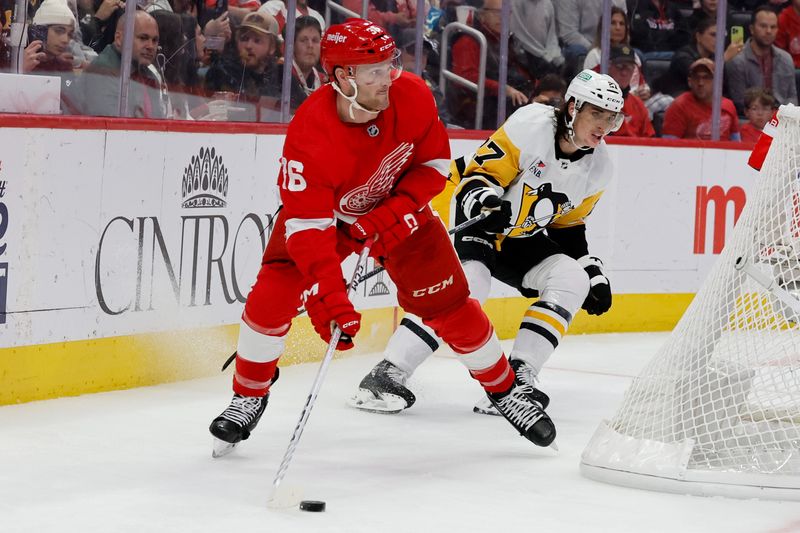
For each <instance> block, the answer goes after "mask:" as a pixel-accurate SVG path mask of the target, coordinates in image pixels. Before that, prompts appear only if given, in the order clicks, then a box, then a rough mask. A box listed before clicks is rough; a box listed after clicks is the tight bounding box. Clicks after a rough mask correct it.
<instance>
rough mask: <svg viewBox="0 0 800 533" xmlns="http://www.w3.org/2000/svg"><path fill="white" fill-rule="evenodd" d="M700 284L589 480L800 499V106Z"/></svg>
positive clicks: (588, 468) (786, 112) (587, 454)
mask: <svg viewBox="0 0 800 533" xmlns="http://www.w3.org/2000/svg"><path fill="white" fill-rule="evenodd" d="M778 122H779V125H778V128H777V132H776V134H775V136H774V138H773V141H772V145H771V147H770V149H769V152H768V155H767V158H766V160H765V162H764V166H763V168H762V169H761V173H760V174H759V177H758V184H757V185H756V186H755V187H754V188H753V192H752V193H751V194H750V196H749V198H748V200H747V205H746V206H745V208H744V210H743V211H742V214H741V216H740V217H739V220H738V222H737V224H736V227H735V229H734V231H733V233H732V235H731V237H730V239H729V241H728V243H727V244H726V246H725V248H724V250H723V251H722V253H721V254H720V256H719V258H718V259H717V262H716V263H715V265H714V267H713V268H712V270H711V272H710V273H709V275H708V277H707V278H706V280H705V282H704V284H703V286H702V287H701V289H700V291H699V292H698V293H697V295H696V296H695V298H694V300H693V301H692V303H691V305H690V306H689V308H688V309H687V311H686V313H685V314H684V315H683V317H682V318H681V320H680V321H679V323H678V325H677V326H676V327H675V329H674V331H673V332H672V334H671V335H670V337H669V338H668V340H667V341H666V343H665V344H664V346H662V348H661V349H660V350H659V351H658V353H657V354H656V355H655V357H654V358H653V359H652V360H651V361H650V362H649V363H648V364H647V366H646V367H645V368H644V370H642V372H641V374H640V375H639V376H638V377H636V378H634V379H633V381H632V383H631V385H630V387H629V388H628V390H627V392H626V393H625V396H624V398H623V401H622V404H621V405H620V407H619V409H618V411H617V412H616V414H615V415H614V417H613V418H612V419H611V420H606V421H603V422H602V423H601V424H600V426H599V427H598V428H597V430H596V431H595V433H594V435H593V437H592V439H591V440H590V442H589V444H588V445H587V447H586V449H585V450H584V452H583V454H582V456H581V472H582V473H583V474H584V475H585V476H587V477H589V478H592V479H597V480H600V481H605V482H609V483H615V484H620V485H626V486H631V487H637V488H644V489H651V490H660V491H667V492H676V493H683V494H697V495H708V496H710V495H723V496H730V497H741V498H768V499H790V500H800V108H798V107H795V106H782V107H781V109H780V110H779V111H778Z"/></svg>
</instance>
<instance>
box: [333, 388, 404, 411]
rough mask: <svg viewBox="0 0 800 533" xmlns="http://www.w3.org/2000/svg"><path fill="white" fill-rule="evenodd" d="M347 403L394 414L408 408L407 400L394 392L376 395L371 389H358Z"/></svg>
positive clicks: (366, 409) (360, 408)
mask: <svg viewBox="0 0 800 533" xmlns="http://www.w3.org/2000/svg"><path fill="white" fill-rule="evenodd" d="M347 405H349V406H350V407H355V408H356V409H359V410H361V411H367V412H369V413H379V414H384V415H393V414H396V413H399V412H400V411H402V410H403V409H405V408H406V401H405V400H404V399H402V398H401V397H399V396H395V395H394V394H381V395H380V396H376V395H375V393H373V392H372V391H370V390H367V389H358V392H356V393H355V394H354V395H353V396H352V397H350V398H348V399H347Z"/></svg>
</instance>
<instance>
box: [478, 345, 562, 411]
mask: <svg viewBox="0 0 800 533" xmlns="http://www.w3.org/2000/svg"><path fill="white" fill-rule="evenodd" d="M508 362H509V364H510V365H511V368H513V369H514V374H515V375H516V376H517V382H518V383H521V384H523V385H528V386H530V388H531V389H532V390H533V392H532V393H531V395H530V396H531V399H532V400H533V401H534V402H537V403H538V404H539V405H541V406H542V409H547V406H548V405H550V397H549V396H548V395H547V394H545V393H544V392H542V391H540V390H539V389H537V388H536V382H537V381H538V378H537V377H536V373H534V371H533V368H532V367H531V366H530V365H529V364H528V363H526V362H525V361H522V360H520V359H509V361H508ZM472 412H473V413H478V414H481V415H493V416H500V413H498V412H497V409H496V408H495V406H494V404H492V402H491V401H490V400H489V398H487V397H485V396H484V397H483V398H481V399H480V400H478V401H477V402H475V406H474V407H473V408H472Z"/></svg>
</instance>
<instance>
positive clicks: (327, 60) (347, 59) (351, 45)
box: [321, 18, 396, 80]
mask: <svg viewBox="0 0 800 533" xmlns="http://www.w3.org/2000/svg"><path fill="white" fill-rule="evenodd" d="M395 50H396V46H395V44H394V39H392V36H391V35H389V34H388V33H387V32H386V30H384V29H383V28H381V27H380V26H378V25H377V24H373V23H372V22H370V21H368V20H364V19H356V18H351V19H347V20H346V21H345V22H344V24H334V25H333V26H331V27H330V28H328V31H326V32H325V35H324V36H323V37H322V57H321V61H322V68H324V69H325V72H326V73H327V74H328V76H330V78H331V80H333V79H334V75H333V69H334V68H335V67H337V66H338V67H346V66H351V65H369V64H372V63H382V62H384V61H387V60H389V59H392V58H394V57H395Z"/></svg>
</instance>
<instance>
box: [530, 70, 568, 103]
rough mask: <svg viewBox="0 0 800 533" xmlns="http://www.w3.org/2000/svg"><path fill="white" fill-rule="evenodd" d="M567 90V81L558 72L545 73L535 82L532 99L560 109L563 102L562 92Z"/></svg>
mask: <svg viewBox="0 0 800 533" xmlns="http://www.w3.org/2000/svg"><path fill="white" fill-rule="evenodd" d="M566 92H567V82H565V81H564V78H562V77H561V76H559V75H558V74H546V75H545V76H543V77H542V79H540V80H539V83H537V84H536V90H535V91H533V101H534V102H537V103H539V104H545V105H549V106H551V107H555V108H556V109H561V105H562V104H563V103H564V94H565V93H566Z"/></svg>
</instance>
